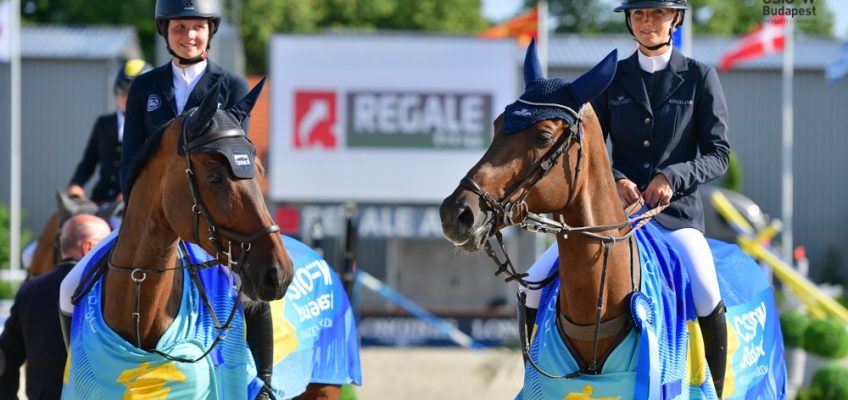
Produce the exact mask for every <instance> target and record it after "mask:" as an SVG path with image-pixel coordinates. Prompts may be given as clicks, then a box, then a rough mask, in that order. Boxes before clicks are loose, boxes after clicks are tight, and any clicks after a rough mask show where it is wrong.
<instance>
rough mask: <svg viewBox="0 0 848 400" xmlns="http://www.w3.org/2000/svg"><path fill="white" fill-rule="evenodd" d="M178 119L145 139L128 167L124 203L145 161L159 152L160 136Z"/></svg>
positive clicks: (145, 163) (174, 119)
mask: <svg viewBox="0 0 848 400" xmlns="http://www.w3.org/2000/svg"><path fill="white" fill-rule="evenodd" d="M178 118H179V117H177V118H173V119H171V120H170V121H168V122H166V123H165V124H163V125H162V126H161V127H160V128H159V129H157V130H156V132H154V133H153V135H151V136H150V137H149V138H148V139H147V142H145V143H144V146H143V147H142V148H141V151H139V152H138V155H137V156H136V158H135V160H134V161H133V163H132V166H131V167H130V171H129V174H128V175H127V189H126V194H127V198H125V199H124V202H128V201H129V196H130V193H131V192H132V187H133V185H134V184H135V181H136V179H138V176H139V175H140V174H141V170H142V169H144V166H145V165H147V161H148V160H149V159H150V158H151V157H153V155H154V154H156V152H157V151H159V143H161V142H162V136H164V135H165V131H167V130H168V127H170V126H171V125H172V124H173V122H174V121H176V120H177V119H178Z"/></svg>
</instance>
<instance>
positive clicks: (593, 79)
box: [568, 50, 618, 105]
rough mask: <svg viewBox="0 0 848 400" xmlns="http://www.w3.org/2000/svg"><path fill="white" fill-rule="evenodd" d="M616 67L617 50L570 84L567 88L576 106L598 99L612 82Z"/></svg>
mask: <svg viewBox="0 0 848 400" xmlns="http://www.w3.org/2000/svg"><path fill="white" fill-rule="evenodd" d="M617 66H618V50H613V51H611V52H610V53H609V54H607V56H606V57H604V59H603V60H601V62H599V63H598V64H597V65H595V66H594V67H592V69H590V70H589V71H588V72H586V73H585V74H583V75H581V76H580V77H579V78H577V79H576V80H575V81H574V82H571V84H570V85H568V87H569V88H570V89H571V93H572V94H574V97H576V98H577V104H581V105H582V104H583V103H586V102H587V101H591V100H594V99H595V97H598V95H599V94H601V92H603V91H604V90H605V89H606V88H607V86H609V84H610V82H612V78H613V76H615V69H616V67H617Z"/></svg>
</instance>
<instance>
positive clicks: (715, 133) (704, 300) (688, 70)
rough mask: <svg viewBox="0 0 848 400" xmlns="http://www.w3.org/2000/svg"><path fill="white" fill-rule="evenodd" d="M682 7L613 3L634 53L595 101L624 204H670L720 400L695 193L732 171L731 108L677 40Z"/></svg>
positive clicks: (720, 319) (722, 352) (536, 274)
mask: <svg viewBox="0 0 848 400" xmlns="http://www.w3.org/2000/svg"><path fill="white" fill-rule="evenodd" d="M686 9H687V3H686V0H623V2H622V3H621V4H620V5H619V6H618V7H616V8H615V11H616V12H622V11H623V12H624V21H625V24H626V26H627V30H628V31H629V32H630V34H631V35H632V36H633V39H634V40H635V41H636V42H637V43H638V50H637V51H635V52H634V54H633V55H632V56H630V57H629V58H627V59H625V60H621V61H619V63H618V68H617V70H616V74H615V77H614V78H613V81H612V83H611V84H610V85H609V87H608V88H607V90H606V91H605V92H604V93H602V94H601V95H600V96H598V98H596V99H595V100H594V101H593V102H592V106H593V108H594V109H595V112H596V114H597V115H598V119H599V121H600V123H601V129H602V130H603V132H604V136H605V137H609V138H610V143H611V144H612V168H613V175H614V178H615V181H616V189H617V191H618V195H619V198H620V199H621V201H622V205H624V206H627V205H630V204H633V203H635V202H637V201H639V200H643V201H644V202H645V203H646V204H647V205H648V206H650V207H655V206H657V205H659V204H668V208H666V209H665V210H664V211H663V212H662V213H660V214H658V215H656V216H655V217H654V219H655V220H656V222H657V223H658V224H657V225H658V228H659V229H660V231H662V232H663V234H664V237H665V239H666V240H668V241H669V242H671V243H672V245H673V246H674V247H675V248H676V249H677V250H678V251H679V252H680V255H681V258H682V261H683V263H684V264H685V265H686V269H687V273H688V275H689V281H690V284H691V287H692V295H693V297H694V302H695V309H696V312H697V314H698V323H699V325H700V327H701V331H702V333H703V337H704V345H705V349H706V358H707V364H708V365H709V368H710V372H711V374H712V378H713V382H714V383H715V387H716V392H717V394H718V395H719V398H721V395H722V391H723V384H724V375H725V366H726V363H727V323H726V320H725V311H726V310H725V306H724V302H723V301H722V300H721V295H720V293H719V286H718V279H717V277H716V270H715V264H714V262H713V256H712V253H711V252H710V248H709V246H708V244H707V241H706V239H705V238H704V210H703V205H702V204H701V200H700V197H699V196H698V191H697V190H698V185H700V184H702V183H705V182H708V181H710V180H713V179H715V178H718V177H720V176H722V175H723V174H724V172H725V171H726V170H727V163H728V159H729V155H730V145H729V143H728V141H727V105H726V103H725V99H724V91H723V90H722V87H721V83H720V82H719V80H718V75H717V74H716V71H715V69H714V68H712V67H710V66H708V65H706V64H703V63H701V62H699V61H697V60H693V59H691V58H688V57H686V56H684V55H683V54H681V53H680V52H679V51H678V50H677V49H674V48H673V46H672V45H671V36H672V33H673V32H674V31H675V29H677V28H678V27H679V26H680V25H681V24H682V23H683V16H684V13H685V12H686ZM555 257H556V247H555V246H554V247H553V248H551V249H548V251H547V252H546V254H545V255H543V256H542V257H541V258H540V259H539V260H538V261H537V262H536V263H535V264H534V265H533V267H531V268H530V277H529V278H530V279H534V280H539V279H541V278H544V275H545V274H546V273H547V270H548V269H549V267H550V266H551V265H552V262H553V259H554V258H555ZM538 301H539V300H538V293H528V307H532V308H538ZM534 303H535V304H534ZM529 311H530V313H531V315H533V314H534V313H533V311H534V310H532V309H531V310H529Z"/></svg>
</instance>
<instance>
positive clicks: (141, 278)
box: [130, 268, 147, 285]
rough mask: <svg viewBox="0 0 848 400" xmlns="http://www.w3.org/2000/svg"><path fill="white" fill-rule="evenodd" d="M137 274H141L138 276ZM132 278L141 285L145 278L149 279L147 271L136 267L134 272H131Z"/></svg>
mask: <svg viewBox="0 0 848 400" xmlns="http://www.w3.org/2000/svg"><path fill="white" fill-rule="evenodd" d="M136 274H140V275H138V276H136ZM130 279H132V280H133V282H135V283H136V284H139V285H140V284H141V283H142V282H144V280H145V279H147V272H144V270H143V269H141V268H136V269H134V270H132V272H130Z"/></svg>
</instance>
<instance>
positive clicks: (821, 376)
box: [797, 363, 848, 400]
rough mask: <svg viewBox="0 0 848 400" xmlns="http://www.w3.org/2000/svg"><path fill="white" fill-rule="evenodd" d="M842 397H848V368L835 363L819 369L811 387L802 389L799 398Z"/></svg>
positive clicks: (824, 399)
mask: <svg viewBox="0 0 848 400" xmlns="http://www.w3.org/2000/svg"><path fill="white" fill-rule="evenodd" d="M842 399H848V368H846V367H844V366H842V365H838V364H835V363H832V364H828V365H825V366H824V367H822V368H820V369H818V370H817V371H816V372H815V373H814V374H813V379H812V381H811V382H810V387H809V388H806V389H802V390H800V391H799V392H798V397H797V400H842Z"/></svg>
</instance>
